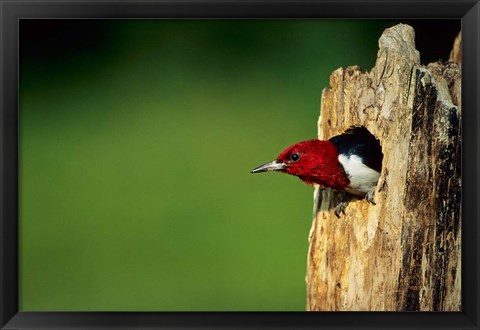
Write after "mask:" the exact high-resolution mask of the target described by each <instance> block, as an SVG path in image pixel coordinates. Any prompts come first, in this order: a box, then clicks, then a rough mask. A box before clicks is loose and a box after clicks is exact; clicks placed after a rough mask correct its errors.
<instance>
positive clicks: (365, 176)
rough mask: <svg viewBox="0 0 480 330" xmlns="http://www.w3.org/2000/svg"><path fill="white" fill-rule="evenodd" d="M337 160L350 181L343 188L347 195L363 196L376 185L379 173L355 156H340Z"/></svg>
mask: <svg viewBox="0 0 480 330" xmlns="http://www.w3.org/2000/svg"><path fill="white" fill-rule="evenodd" d="M338 160H339V161H340V163H341V164H342V166H343V168H344V170H345V173H346V174H347V176H348V178H349V179H350V184H349V185H348V186H347V187H346V188H345V190H346V191H347V192H349V193H352V194H355V195H359V196H363V195H365V194H366V193H367V192H369V191H370V190H372V189H374V188H375V186H376V185H377V182H378V178H379V177H380V173H379V172H377V171H375V170H374V169H372V168H370V167H368V166H367V165H365V164H364V163H363V162H362V158H360V157H358V156H356V155H350V156H346V155H340V156H338Z"/></svg>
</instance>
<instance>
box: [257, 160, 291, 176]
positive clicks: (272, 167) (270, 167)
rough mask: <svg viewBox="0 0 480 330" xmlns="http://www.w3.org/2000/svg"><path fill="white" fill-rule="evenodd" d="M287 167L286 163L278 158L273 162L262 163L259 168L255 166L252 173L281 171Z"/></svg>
mask: <svg viewBox="0 0 480 330" xmlns="http://www.w3.org/2000/svg"><path fill="white" fill-rule="evenodd" d="M285 167H287V165H285V163H281V162H279V161H277V160H274V161H273V162H270V163H266V164H263V165H260V166H259V167H257V168H254V169H253V170H252V171H251V172H250V173H260V172H272V171H281V170H283V169H285Z"/></svg>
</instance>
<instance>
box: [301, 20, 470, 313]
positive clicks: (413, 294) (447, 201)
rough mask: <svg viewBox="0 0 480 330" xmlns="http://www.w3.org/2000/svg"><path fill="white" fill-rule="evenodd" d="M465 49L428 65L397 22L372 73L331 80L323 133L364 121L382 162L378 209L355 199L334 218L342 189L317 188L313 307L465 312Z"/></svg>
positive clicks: (342, 73)
mask: <svg viewBox="0 0 480 330" xmlns="http://www.w3.org/2000/svg"><path fill="white" fill-rule="evenodd" d="M452 42H453V41H452ZM460 47H461V41H460V37H458V38H457V40H456V41H455V46H454V50H452V55H451V60H450V61H449V62H446V63H440V62H437V63H431V64H429V65H427V66H423V65H421V64H420V54H419V52H418V51H417V50H416V49H415V41H414V30H413V29H412V28H411V27H410V26H408V25H404V24H399V25H396V26H394V27H392V28H389V29H387V30H385V31H384V33H383V35H382V36H381V37H380V39H379V50H378V55H377V60H376V64H375V66H374V68H373V69H372V70H371V72H362V71H361V70H360V68H358V67H356V66H353V67H349V68H347V69H341V68H340V69H338V70H336V71H334V72H333V73H332V75H331V76H330V89H325V90H324V91H323V93H322V103H321V116H320V118H319V121H318V137H319V139H328V138H330V137H332V136H334V135H337V134H341V133H343V132H344V131H345V130H346V129H348V128H349V127H351V126H360V125H363V126H365V127H366V128H367V129H368V130H369V131H370V132H371V133H372V134H373V135H375V137H376V138H377V139H379V140H380V143H381V145H382V152H383V155H384V158H383V164H382V174H381V177H380V180H379V183H378V186H377V188H376V190H375V196H374V199H375V202H376V205H371V204H368V202H367V201H366V200H361V199H360V200H359V199H354V200H352V201H351V202H350V203H349V205H348V207H347V208H346V215H343V216H342V217H341V218H337V217H336V216H335V214H334V209H333V208H334V206H335V203H336V200H337V199H338V196H337V192H335V191H332V190H331V189H328V188H321V187H317V188H316V192H315V196H314V199H315V201H314V220H313V223H312V229H311V232H310V237H309V240H310V247H309V252H308V265H307V276H306V282H307V310H310V311H340V310H342V311H407V310H408V311H420V310H421V311H460V310H461V232H462V229H461V209H460V204H461V176H460V174H461V141H462V140H461V70H460V69H461V68H460V65H461V63H460V61H461V53H460Z"/></svg>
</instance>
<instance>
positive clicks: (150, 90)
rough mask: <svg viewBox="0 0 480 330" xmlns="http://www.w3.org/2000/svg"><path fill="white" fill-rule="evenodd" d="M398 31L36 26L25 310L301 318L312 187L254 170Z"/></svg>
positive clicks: (312, 23) (25, 47) (363, 23)
mask: <svg viewBox="0 0 480 330" xmlns="http://www.w3.org/2000/svg"><path fill="white" fill-rule="evenodd" d="M395 23H397V22H394V21H372V20H357V21H354V20H230V21H229V20H73V21H69V20H21V23H20V149H19V155H20V159H19V162H20V172H19V176H20V186H19V187H20V223H19V226H20V248H19V257H20V310H22V311H214V310H215V311H252V310H253V311H257V310H258V311H302V310H304V307H305V280H304V279H305V270H306V255H307V248H308V240H307V236H308V232H309V229H310V224H311V218H312V193H313V188H312V187H309V186H307V185H305V184H303V183H301V182H300V181H299V180H298V179H297V178H295V177H290V176H286V175H281V174H277V173H274V174H257V175H252V174H250V170H251V169H252V168H254V167H256V166H258V165H260V164H263V163H265V162H267V161H270V160H273V159H274V158H275V157H276V156H277V154H278V153H279V152H280V151H282V150H283V149H284V148H285V147H287V146H289V145H290V144H292V143H295V142H298V141H301V140H305V139H310V138H315V137H316V122H317V119H318V115H319V104H320V93H321V91H322V89H323V88H324V87H328V77H329V74H330V73H331V72H332V71H333V70H335V69H337V68H338V67H346V66H349V65H353V64H356V65H360V66H361V67H362V68H364V69H368V70H369V69H370V68H371V67H372V66H373V65H374V61H375V58H376V52H377V40H378V38H379V36H380V35H381V33H382V31H383V29H384V28H386V27H389V26H392V25H394V24H395ZM456 24H457V25H455V26H456V27H457V28H456V30H455V29H454V28H451V29H450V30H451V33H452V36H451V37H450V36H445V37H444V38H445V39H446V40H445V44H446V45H448V46H447V47H448V49H449V47H450V46H451V44H452V41H453V36H454V35H455V34H456V33H457V32H458V31H459V22H457V23H456ZM424 25H425V24H424ZM425 26H428V27H432V22H431V21H430V22H429V24H427V25H425ZM437 29H438V27H437ZM450 30H449V31H450ZM417 36H418V31H417ZM449 38H450V39H449ZM426 40H427V41H426V42H427V46H425V48H429V46H428V42H429V41H428V40H430V39H428V38H427V39H426ZM430 48H431V46H430ZM434 54H436V53H434ZM429 56H430V55H429ZM431 56H436V55H431ZM441 56H443V57H444V58H446V56H448V53H447V55H444V54H443V53H442V54H441ZM438 58H440V56H439V57H438ZM435 59H436V58H435Z"/></svg>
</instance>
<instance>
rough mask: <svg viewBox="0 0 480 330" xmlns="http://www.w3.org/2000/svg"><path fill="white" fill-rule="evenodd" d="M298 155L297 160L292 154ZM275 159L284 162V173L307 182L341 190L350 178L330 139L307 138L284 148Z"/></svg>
mask: <svg viewBox="0 0 480 330" xmlns="http://www.w3.org/2000/svg"><path fill="white" fill-rule="evenodd" d="M294 154H297V155H299V159H298V160H297V161H293V160H292V159H291V157H292V155H294ZM277 161H279V162H282V163H284V164H286V165H287V166H286V167H285V169H284V171H283V172H285V173H288V174H291V175H295V176H297V177H299V178H300V179H301V180H302V181H304V182H305V183H307V184H314V183H316V184H320V185H322V186H326V187H331V188H334V189H338V190H343V189H344V188H345V187H346V186H348V184H349V183H350V180H349V179H348V177H347V176H346V174H345V171H344V170H343V168H342V166H341V164H340V163H339V162H338V151H337V148H336V147H335V145H334V144H333V143H332V142H330V141H321V140H308V141H303V142H300V143H296V144H294V145H292V146H290V147H288V148H287V149H285V150H284V151H283V152H282V153H281V154H280V155H279V156H278V158H277Z"/></svg>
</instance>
